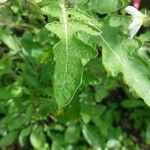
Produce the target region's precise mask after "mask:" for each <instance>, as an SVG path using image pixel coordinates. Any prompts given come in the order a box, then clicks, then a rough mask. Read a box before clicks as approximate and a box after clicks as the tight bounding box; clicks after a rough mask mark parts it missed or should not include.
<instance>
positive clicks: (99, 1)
mask: <svg viewBox="0 0 150 150" xmlns="http://www.w3.org/2000/svg"><path fill="white" fill-rule="evenodd" d="M88 5H89V8H90V9H91V10H93V11H95V12H97V13H100V14H107V13H112V12H115V11H118V10H119V9H120V8H121V7H122V5H123V3H122V0H90V2H89V4H88Z"/></svg>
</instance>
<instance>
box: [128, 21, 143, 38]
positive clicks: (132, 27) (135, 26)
mask: <svg viewBox="0 0 150 150" xmlns="http://www.w3.org/2000/svg"><path fill="white" fill-rule="evenodd" d="M142 24H143V22H142V19H141V18H136V19H134V20H133V22H132V23H131V24H130V26H129V32H130V37H131V38H133V37H134V36H135V35H136V33H137V32H138V31H139V29H140V28H141V26H142Z"/></svg>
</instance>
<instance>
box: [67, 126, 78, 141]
mask: <svg viewBox="0 0 150 150" xmlns="http://www.w3.org/2000/svg"><path fill="white" fill-rule="evenodd" d="M79 138H80V128H79V127H78V126H76V125H71V126H69V127H68V128H67V130H66V132H65V141H66V143H69V144H71V143H75V142H76V141H78V140H79Z"/></svg>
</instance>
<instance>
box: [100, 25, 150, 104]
mask: <svg viewBox="0 0 150 150" xmlns="http://www.w3.org/2000/svg"><path fill="white" fill-rule="evenodd" d="M100 36H101V35H100ZM101 44H102V47H103V63H104V66H105V68H106V69H107V70H108V71H109V72H110V73H111V74H112V75H113V76H115V75H117V74H119V73H122V74H123V77H124V79H125V82H126V83H127V84H128V85H129V86H130V87H131V88H132V89H133V90H134V91H135V92H136V93H137V95H138V96H139V97H141V98H142V99H143V100H144V101H145V103H146V104H147V105H148V106H150V72H149V71H150V65H149V64H148V63H146V62H144V61H143V59H142V58H141V57H140V56H139V55H138V49H139V44H138V42H137V41H135V40H132V39H127V38H126V37H125V36H124V35H121V34H120V31H119V29H118V28H110V27H109V26H105V27H104V28H103V29H102V36H101Z"/></svg>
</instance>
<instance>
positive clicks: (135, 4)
mask: <svg viewBox="0 0 150 150" xmlns="http://www.w3.org/2000/svg"><path fill="white" fill-rule="evenodd" d="M140 5H141V0H134V2H133V6H134V7H135V8H137V9H139V7H140Z"/></svg>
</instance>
